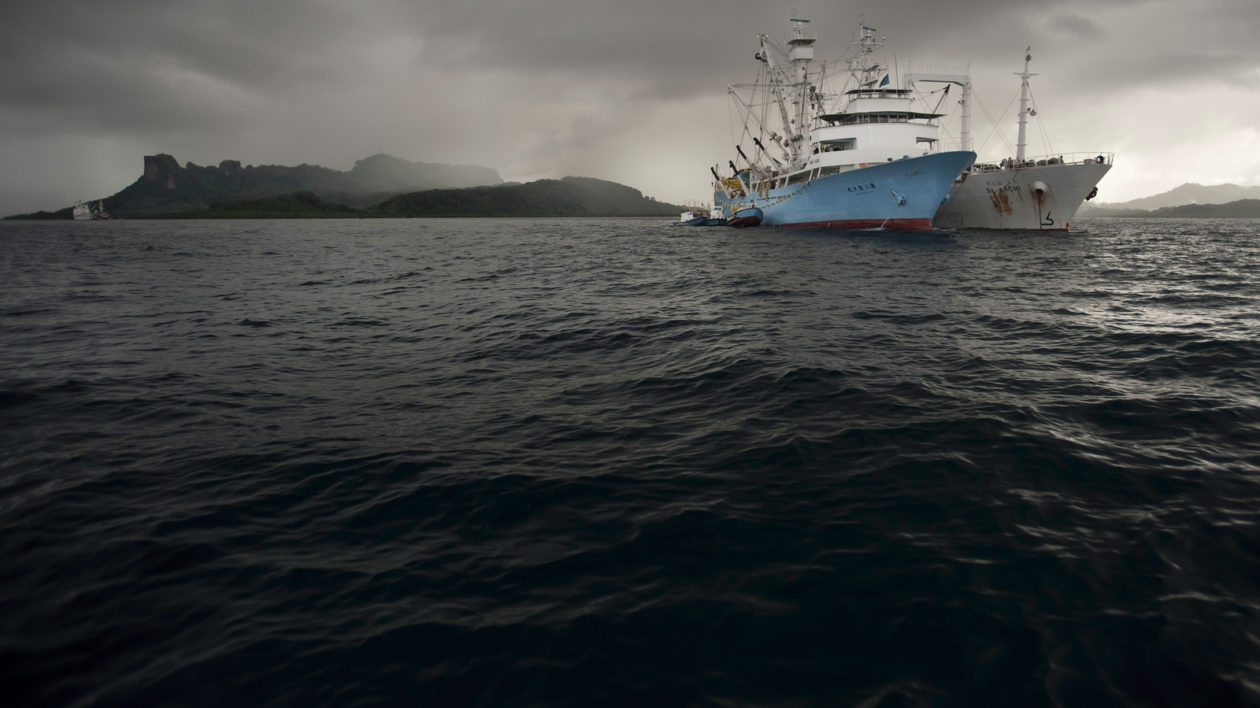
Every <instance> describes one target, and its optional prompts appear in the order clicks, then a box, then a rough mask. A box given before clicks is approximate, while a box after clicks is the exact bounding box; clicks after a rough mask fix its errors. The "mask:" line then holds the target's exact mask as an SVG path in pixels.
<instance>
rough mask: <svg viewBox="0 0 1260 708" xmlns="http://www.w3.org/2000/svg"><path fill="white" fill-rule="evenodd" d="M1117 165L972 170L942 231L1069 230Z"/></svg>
mask: <svg viewBox="0 0 1260 708" xmlns="http://www.w3.org/2000/svg"><path fill="white" fill-rule="evenodd" d="M1109 169H1111V165H1109V164H1107V163H1105V162H1099V161H1097V160H1090V161H1088V162H1077V163H1072V164H1064V163H1059V164H1055V165H1030V166H1023V167H1009V168H1004V169H1000V170H993V171H986V172H971V173H968V174H967V175H966V177H965V178H964V179H962V180H960V181H959V182H956V183H955V184H954V186H953V187H952V188H951V189H950V196H949V201H948V202H946V203H945V204H944V206H942V207H941V209H940V211H938V212H937V214H936V218H935V219H933V224H934V225H935V226H936V227H937V228H941V229H1009V230H1033V231H1067V230H1069V229H1070V228H1071V225H1072V220H1073V219H1075V218H1076V212H1077V210H1078V209H1080V208H1081V203H1082V202H1084V201H1085V199H1086V197H1088V196H1089V195H1090V193H1091V192H1092V191H1093V190H1094V188H1095V187H1096V186H1097V185H1098V181H1099V180H1101V179H1102V178H1103V175H1105V174H1107V170H1109Z"/></svg>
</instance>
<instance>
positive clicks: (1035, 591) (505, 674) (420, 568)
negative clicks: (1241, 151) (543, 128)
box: [0, 220, 1260, 707]
mask: <svg viewBox="0 0 1260 708" xmlns="http://www.w3.org/2000/svg"><path fill="white" fill-rule="evenodd" d="M1087 229H1088V232H1086V233H1078V234H1073V235H1069V236H1063V235H1056V236H1049V235H1017V234H1006V233H980V232H975V233H957V234H946V235H941V234H937V235H913V234H871V233H851V234H839V233H824V232H808V231H804V232H796V231H776V230H768V229H761V230H742V231H741V230H727V229H724V228H713V229H683V228H674V227H671V226H670V225H668V223H667V221H665V220H622V221H612V222H605V221H595V220H591V221H585V220H500V221H482V220H467V221H444V220H406V221H295V222H223V221H219V222H174V223H170V222H125V221H120V222H102V223H83V224H76V223H69V222H60V223H13V222H6V223H4V224H0V530H2V533H0V557H2V558H3V560H4V562H3V565H2V566H0V705H5V706H19V705H22V706H25V705H32V706H43V705H72V706H81V705H82V706H87V705H92V706H96V705H99V706H122V705H179V706H203V705H204V706H211V705H241V706H245V705H250V706H253V705H266V706H273V705H274V706H349V705H365V704H377V703H381V704H399V705H424V704H427V705H530V704H536V705H583V706H591V705H596V706H598V705H607V704H612V705H643V704H666V705H678V704H698V705H818V704H826V705H849V706H887V707H891V706H952V705H968V706H969V705H982V704H987V705H1018V706H1044V705H1062V706H1103V705H1169V706H1233V705H1250V706H1255V705H1260V526H1257V524H1258V523H1260V339H1258V337H1257V332H1258V331H1260V222H1254V221H1123V220H1099V221H1094V222H1089V223H1087Z"/></svg>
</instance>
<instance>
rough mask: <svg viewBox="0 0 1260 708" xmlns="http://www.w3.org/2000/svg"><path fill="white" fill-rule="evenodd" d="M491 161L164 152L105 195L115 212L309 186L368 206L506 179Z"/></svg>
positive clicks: (179, 207)
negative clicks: (331, 162)
mask: <svg viewBox="0 0 1260 708" xmlns="http://www.w3.org/2000/svg"><path fill="white" fill-rule="evenodd" d="M502 183H503V180H502V179H501V178H500V177H499V173H498V172H497V171H495V170H493V169H491V168H488V167H477V166H471V165H445V164H435V163H424V162H410V161H407V160H401V159H399V158H396V157H391V156H389V155H373V156H371V157H368V158H364V159H362V160H359V161H358V162H356V163H355V166H354V168H353V169H351V170H348V171H344V172H340V171H337V170H332V169H329V168H327V167H320V166H318V165H306V164H302V165H298V166H296V167H285V166H280V165H260V166H257V167H256V166H254V165H247V166H242V165H241V163H240V162H239V161H237V160H224V161H222V162H220V163H219V164H218V166H208V167H202V166H200V165H195V164H193V163H191V162H189V163H186V164H184V165H183V166H180V164H179V161H178V160H176V159H175V157H174V156H172V155H168V154H165V153H159V154H157V155H145V157H144V173H143V175H141V177H140V179H138V180H136V181H135V182H134V183H132V184H131V185H130V186H128V187H127V188H126V189H124V190H122V191H121V192H119V193H118V194H115V195H114V196H112V197H107V198H106V199H105V208H106V209H107V210H108V211H109V212H110V213H112V214H114V215H116V216H124V217H125V216H128V215H132V214H146V213H147V214H154V213H165V212H180V211H191V210H198V209H206V208H208V207H209V206H210V205H212V204H215V203H219V202H228V201H240V200H251V199H253V200H257V199H269V198H272V197H279V196H281V195H286V194H293V193H295V192H310V193H312V194H315V195H317V196H319V197H320V198H323V199H331V200H335V201H337V202H340V203H344V204H349V205H352V206H369V205H372V204H375V203H377V202H379V201H380V200H381V199H384V198H386V197H389V196H390V195H393V194H401V193H405V192H414V191H417V190H423V189H441V188H460V187H475V186H489V185H498V184H502Z"/></svg>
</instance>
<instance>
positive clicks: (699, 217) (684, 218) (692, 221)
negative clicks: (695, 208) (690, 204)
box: [678, 211, 709, 226]
mask: <svg viewBox="0 0 1260 708" xmlns="http://www.w3.org/2000/svg"><path fill="white" fill-rule="evenodd" d="M708 220H709V217H707V216H705V215H704V214H696V213H695V212H691V211H684V212H683V213H682V215H680V216H679V217H678V226H704V225H705V222H707V221H708Z"/></svg>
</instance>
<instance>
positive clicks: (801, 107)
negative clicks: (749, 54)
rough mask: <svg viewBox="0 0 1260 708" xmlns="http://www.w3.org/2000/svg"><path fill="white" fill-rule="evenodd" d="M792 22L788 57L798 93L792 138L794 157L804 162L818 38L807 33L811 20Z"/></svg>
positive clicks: (793, 19) (810, 122) (794, 85)
mask: <svg viewBox="0 0 1260 708" xmlns="http://www.w3.org/2000/svg"><path fill="white" fill-rule="evenodd" d="M792 22H793V23H795V24H793V25H792V38H791V39H789V40H788V47H790V48H789V49H788V59H790V60H791V61H792V66H793V68H794V74H795V75H794V76H793V79H794V80H795V83H794V84H793V87H794V88H797V90H798V93H797V95H796V125H795V131H793V133H792V136H791V138H790V140H791V141H792V143H793V145H792V157H793V158H795V159H796V160H797V161H798V162H802V163H803V162H804V161H805V159H806V158H807V157H808V156H807V155H804V154H802V153H803V151H805V150H807V149H808V146H809V142H810V140H809V130H810V126H811V124H812V123H813V121H812V120H811V119H810V116H809V115H807V114H808V112H809V109H810V106H812V105H813V100H812V97H811V96H810V95H809V63H810V62H811V61H813V60H814V42H816V41H817V39H816V38H814V37H811V36H809V35H807V34H805V25H806V24H807V23H808V22H809V20H802V19H798V18H795V17H793V18H792Z"/></svg>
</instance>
